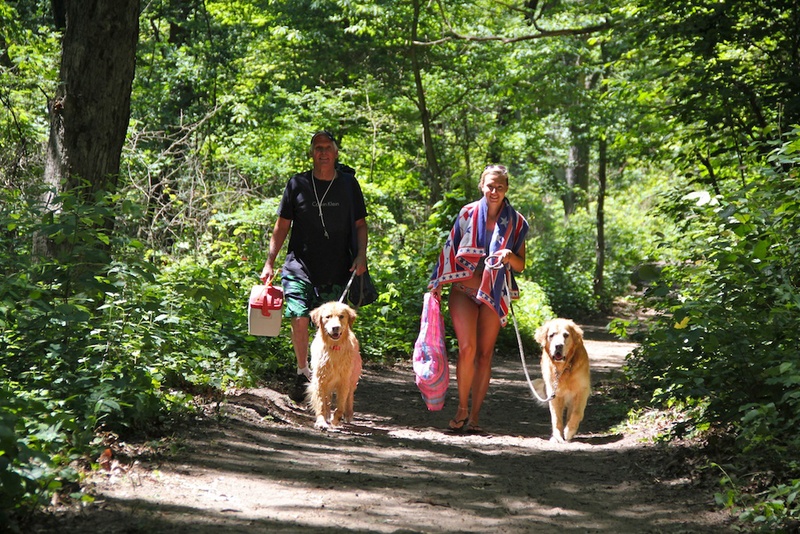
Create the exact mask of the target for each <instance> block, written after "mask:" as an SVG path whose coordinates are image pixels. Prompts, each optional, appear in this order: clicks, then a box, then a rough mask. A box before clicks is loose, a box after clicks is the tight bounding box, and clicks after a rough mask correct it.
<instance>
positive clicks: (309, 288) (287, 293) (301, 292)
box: [281, 276, 344, 318]
mask: <svg viewBox="0 0 800 534" xmlns="http://www.w3.org/2000/svg"><path fill="white" fill-rule="evenodd" d="M281 285H282V286H283V303H284V306H283V316H284V317H288V318H292V317H308V316H309V315H310V314H311V310H313V309H315V308H317V307H319V306H321V305H323V304H325V303H326V302H330V301H332V300H339V299H340V298H341V297H342V292H343V291H344V286H343V285H339V284H332V285H328V286H321V287H315V286H314V285H312V284H311V283H310V282H307V281H305V280H301V279H299V278H296V277H294V276H285V277H283V278H281Z"/></svg>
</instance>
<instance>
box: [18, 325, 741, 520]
mask: <svg viewBox="0 0 800 534" xmlns="http://www.w3.org/2000/svg"><path fill="white" fill-rule="evenodd" d="M582 326H583V327H584V330H585V332H586V339H587V341H586V345H587V349H588V352H589V355H590V358H591V365H592V384H593V393H592V396H591V398H590V399H589V405H588V407H587V410H586V417H585V419H584V422H583V424H582V425H581V427H580V430H579V432H578V435H577V436H576V438H575V439H574V441H573V442H571V443H569V444H557V443H551V442H550V441H549V437H550V423H549V413H548V411H547V409H546V407H544V406H542V405H539V404H538V403H537V402H536V401H534V400H533V398H532V395H531V393H530V391H529V389H528V386H527V383H526V380H525V376H524V374H523V372H522V367H521V365H520V361H519V355H518V354H498V355H497V356H496V357H495V362H494V373H493V378H492V382H491V385H490V390H489V395H488V397H487V401H486V403H485V404H484V409H483V413H482V417H481V423H482V424H481V426H482V427H483V428H484V430H485V431H486V432H487V434H486V435H470V434H455V433H451V432H450V431H448V430H446V429H447V423H448V421H449V419H450V418H451V417H452V416H453V414H454V412H455V407H456V398H455V368H454V366H452V365H451V383H450V390H449V396H448V398H447V402H446V403H445V408H444V410H442V411H438V412H430V411H428V410H427V409H426V407H425V404H424V403H423V401H422V398H421V397H420V394H419V391H418V390H417V388H416V385H415V384H414V373H413V370H412V368H411V365H410V362H408V363H405V364H402V365H397V366H394V367H385V366H374V365H372V366H371V365H367V366H366V368H365V371H364V374H363V377H362V379H361V382H360V384H359V387H358V390H357V392H356V402H355V405H356V416H355V420H354V422H353V424H351V425H347V426H345V427H343V428H342V429H341V430H339V431H330V432H322V431H319V430H315V429H314V428H313V423H314V419H313V417H312V415H311V413H310V411H309V410H308V409H305V408H303V407H301V406H299V405H297V404H295V403H293V402H292V401H291V400H289V398H288V397H287V396H286V395H285V393H284V392H283V391H285V389H286V388H285V387H283V386H281V385H278V384H273V385H272V387H263V388H259V389H252V390H246V391H238V392H234V393H232V394H231V395H229V396H227V397H226V398H225V399H224V400H223V401H222V403H221V404H219V405H218V406H216V408H215V409H214V410H213V413H212V415H211V416H209V417H203V418H199V419H198V420H197V421H196V422H195V423H194V424H192V425H191V426H187V427H185V428H182V429H181V430H180V431H176V434H175V435H174V437H173V438H172V439H171V440H170V443H171V448H167V449H168V450H165V448H164V445H163V443H164V442H163V440H162V441H161V442H160V449H159V452H158V453H157V454H147V451H148V450H151V449H150V448H149V446H148V444H147V443H138V444H125V443H117V444H116V445H115V446H114V447H112V450H114V451H115V452H114V456H112V458H111V460H110V461H109V462H105V463H104V464H103V465H104V469H100V470H98V471H96V472H94V473H93V474H92V475H91V476H90V477H88V478H87V480H86V481H85V488H86V490H87V491H88V492H89V493H91V494H92V495H94V496H95V500H94V502H93V503H91V504H88V505H84V506H81V507H76V506H75V505H72V506H64V505H62V506H54V507H52V508H51V509H50V510H48V511H47V513H43V514H40V515H38V516H36V517H35V519H34V521H33V524H31V525H29V526H28V530H27V532H35V533H44V532H58V533H60V534H70V533H78V532H81V533H83V532H91V533H97V534H101V533H107V534H121V533H148V534H159V533H167V534H176V533H193V534H207V533H208V534H210V533H215V534H216V533H221V534H226V533H239V532H241V533H245V532H247V533H252V532H303V533H312V532H315V533H328V532H375V533H412V532H427V533H443V532H498V533H523V532H537V533H548V532H559V533H565V532H566V533H569V532H576V533H577V532H581V533H586V532H636V533H689V532H691V533H704V532H709V533H711V532H714V533H719V532H726V531H733V530H734V523H733V522H732V521H733V519H732V517H731V515H730V514H729V513H727V512H725V511H721V510H719V509H718V508H716V507H715V505H714V497H713V494H714V491H715V490H716V489H717V488H716V487H715V486H714V480H713V478H715V477H710V476H708V475H707V474H706V475H703V473H704V472H705V471H704V470H702V469H698V468H697V467H698V466H699V465H701V464H702V463H703V459H702V457H701V456H700V455H699V454H698V451H697V449H696V448H695V447H694V446H693V445H692V444H690V443H684V444H680V445H669V446H667V445H658V444H655V443H654V442H653V440H652V438H653V436H654V435H656V434H657V433H658V432H660V431H661V430H663V428H659V427H658V423H657V422H656V421H657V419H656V418H653V422H652V423H649V424H640V425H630V424H625V423H626V421H627V412H628V410H629V408H630V400H629V399H628V398H627V395H626V393H625V391H626V390H625V388H624V387H623V386H621V385H620V382H621V380H620V377H621V370H620V368H621V366H622V365H623V362H624V358H625V356H626V355H627V354H629V353H630V351H631V350H632V349H633V348H634V346H635V345H633V344H631V343H624V342H619V341H614V340H612V339H611V338H610V337H609V336H608V335H607V334H605V333H604V328H602V327H599V326H598V327H592V326H591V325H582ZM528 368H529V370H530V372H531V374H532V375H533V377H534V378H535V376H536V375H537V374H538V370H539V367H538V362H535V363H531V361H530V359H529V363H528ZM126 451H127V452H126ZM132 451H133V452H132Z"/></svg>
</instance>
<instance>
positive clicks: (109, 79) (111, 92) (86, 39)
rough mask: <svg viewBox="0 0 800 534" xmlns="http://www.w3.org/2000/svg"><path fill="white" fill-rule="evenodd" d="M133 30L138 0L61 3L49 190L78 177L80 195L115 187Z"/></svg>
mask: <svg viewBox="0 0 800 534" xmlns="http://www.w3.org/2000/svg"><path fill="white" fill-rule="evenodd" d="M138 36H139V0H83V1H74V2H66V28H65V32H64V37H63V41H62V52H61V70H60V74H59V84H58V89H57V90H56V95H55V98H54V99H53V100H52V102H50V139H49V142H48V146H47V156H46V161H45V173H44V179H45V182H46V184H48V185H49V186H50V187H51V189H52V190H53V191H57V192H62V191H69V190H73V189H75V188H77V187H78V186H80V185H82V184H86V185H87V188H86V189H85V190H81V195H82V197H83V198H84V199H87V200H88V199H91V198H93V195H94V194H95V193H96V192H98V191H108V192H113V191H115V190H116V188H117V183H118V176H119V164H120V158H121V154H122V146H123V144H124V142H125V135H126V133H127V129H128V121H129V119H130V102H131V86H132V83H133V76H134V71H135V65H136V44H137V41H138ZM48 204H50V202H48ZM50 207H51V208H54V206H50Z"/></svg>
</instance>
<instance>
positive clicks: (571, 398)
mask: <svg viewBox="0 0 800 534" xmlns="http://www.w3.org/2000/svg"><path fill="white" fill-rule="evenodd" d="M535 337H536V341H537V342H538V343H539V345H541V346H542V357H541V365H542V378H543V380H544V386H545V388H544V389H545V392H546V394H547V398H550V399H551V400H550V421H551V423H552V426H553V436H552V437H551V438H550V441H554V442H558V443H566V442H568V441H570V440H571V439H572V437H573V436H574V435H575V433H576V432H577V431H578V425H580V424H581V421H582V420H583V412H584V410H585V408H586V401H587V400H589V392H590V386H591V384H590V381H589V356H588V354H587V353H586V347H584V345H583V330H581V328H580V327H579V326H578V325H576V324H575V323H574V322H572V321H571V320H569V319H552V320H550V321H547V322H546V323H545V324H543V325H542V326H540V327H539V328H538V329H537V330H536V335H535ZM564 412H566V418H565V417H564ZM565 420H566V426H565V424H564V421H565Z"/></svg>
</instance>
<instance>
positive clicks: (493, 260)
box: [484, 253, 560, 402]
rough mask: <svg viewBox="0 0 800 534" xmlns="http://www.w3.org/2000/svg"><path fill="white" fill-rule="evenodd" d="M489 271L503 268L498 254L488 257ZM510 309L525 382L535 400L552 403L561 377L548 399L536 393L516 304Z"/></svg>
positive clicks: (557, 377) (486, 263)
mask: <svg viewBox="0 0 800 534" xmlns="http://www.w3.org/2000/svg"><path fill="white" fill-rule="evenodd" d="M484 264H485V265H486V268H487V269H491V270H498V269H500V268H502V267H503V262H502V261H501V260H500V256H499V255H498V253H494V254H490V255H489V256H487V257H486V261H485V262H484ZM508 306H509V309H510V310H511V319H512V320H513V322H514V331H515V332H516V333H517V345H518V346H519V360H520V361H521V362H522V370H523V371H524V372H525V380H527V382H528V387H529V388H530V390H531V393H533V396H534V398H536V400H538V401H539V402H550V401H551V400H553V399H554V398H555V396H556V390H557V389H558V382H559V380H558V379H559V378H560V377H559V376H558V375H556V384H555V387H554V388H553V393H551V394H550V396H548V397H542V396H541V395H539V393H538V392H537V391H536V388H535V387H533V381H531V375H530V374H529V373H528V364H527V363H526V362H525V349H524V348H523V347H522V336H521V335H520V334H519V325H518V324H517V315H516V314H515V313H514V304H513V303H512V302H511V300H509V302H508Z"/></svg>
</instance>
